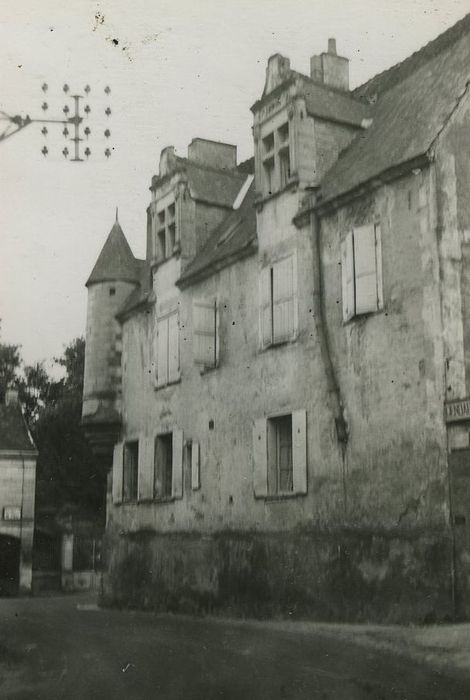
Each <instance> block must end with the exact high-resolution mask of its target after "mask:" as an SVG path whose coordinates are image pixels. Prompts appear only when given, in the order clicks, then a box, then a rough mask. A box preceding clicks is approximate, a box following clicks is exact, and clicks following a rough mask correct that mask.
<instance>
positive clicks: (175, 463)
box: [153, 430, 183, 500]
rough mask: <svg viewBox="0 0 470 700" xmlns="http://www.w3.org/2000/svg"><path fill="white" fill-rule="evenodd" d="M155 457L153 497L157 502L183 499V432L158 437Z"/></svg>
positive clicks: (155, 442)
mask: <svg viewBox="0 0 470 700" xmlns="http://www.w3.org/2000/svg"><path fill="white" fill-rule="evenodd" d="M153 448H154V455H153V475H154V482H153V495H154V498H156V499H157V500H158V499H160V500H167V499H169V498H182V497H183V431H182V430H173V431H172V432H169V433H162V434H161V435H157V437H156V438H155V441H154V445H153Z"/></svg>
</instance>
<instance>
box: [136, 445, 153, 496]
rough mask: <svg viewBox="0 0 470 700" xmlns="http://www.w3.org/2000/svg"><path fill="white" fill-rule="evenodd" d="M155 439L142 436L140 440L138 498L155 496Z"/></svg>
mask: <svg viewBox="0 0 470 700" xmlns="http://www.w3.org/2000/svg"><path fill="white" fill-rule="evenodd" d="M153 470H154V440H153V438H141V439H140V440H139V476H138V481H137V484H138V500H139V501H142V500H147V499H150V498H153V481H154V471H153Z"/></svg>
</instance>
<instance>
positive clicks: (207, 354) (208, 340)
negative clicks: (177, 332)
mask: <svg viewBox="0 0 470 700" xmlns="http://www.w3.org/2000/svg"><path fill="white" fill-rule="evenodd" d="M216 324H217V319H216V305H215V302H214V301H204V300H195V301H194V302H193V354H194V362H196V363H197V364H200V365H203V366H204V367H215V363H216V345H217V334H216V330H217V325H216Z"/></svg>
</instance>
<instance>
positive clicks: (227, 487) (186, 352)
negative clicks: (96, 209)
mask: <svg viewBox="0 0 470 700" xmlns="http://www.w3.org/2000/svg"><path fill="white" fill-rule="evenodd" d="M283 199H284V202H283V204H282V205H279V203H278V202H277V201H276V200H273V201H272V202H271V203H270V205H269V206H265V207H264V209H263V213H262V222H261V225H260V233H259V239H260V242H259V255H258V259H257V257H256V256H252V257H251V258H249V259H246V260H244V261H241V262H239V263H237V264H234V265H232V266H231V267H229V268H226V269H225V270H222V271H220V272H219V273H217V274H216V275H214V276H212V277H211V278H209V279H208V280H206V281H204V282H201V283H200V284H198V285H197V286H195V287H191V288H189V289H187V290H185V291H183V292H182V293H181V296H180V299H179V308H180V365H181V382H180V383H178V384H176V385H172V386H169V387H165V388H161V389H158V390H156V389H155V386H154V381H153V377H152V370H153V367H152V355H151V351H150V350H149V348H150V347H151V342H150V341H151V336H152V328H151V326H152V323H150V324H147V322H146V321H145V320H144V315H143V314H140V315H139V316H138V317H135V318H134V319H131V320H129V321H128V322H126V323H125V325H124V329H123V346H124V358H125V365H124V377H123V392H124V393H123V397H124V401H123V405H124V407H125V418H124V424H125V435H124V437H126V434H129V435H130V434H132V436H134V435H135V434H136V433H140V434H145V435H146V436H152V435H155V434H157V433H159V432H165V431H166V430H171V429H173V428H176V427H178V428H180V429H182V430H183V432H184V435H185V438H186V439H192V440H196V441H198V442H199V443H200V455H201V489H200V490H199V491H191V490H189V492H186V493H185V496H184V498H183V499H182V500H176V501H174V502H171V503H153V504H144V503H142V504H140V505H138V506H135V505H120V506H119V507H117V508H114V509H113V518H114V519H115V520H116V524H118V526H119V527H120V528H121V529H124V530H126V531H127V530H133V529H134V530H135V529H138V528H155V529H157V530H159V531H166V530H168V531H172V530H178V529H183V530H186V529H191V528H194V527H197V529H199V530H201V531H214V530H216V529H218V528H221V527H228V528H244V527H248V528H255V529H262V530H264V529H268V530H271V529H279V528H288V527H291V526H294V525H297V524H300V523H303V524H305V523H306V522H315V521H323V520H328V519H329V518H330V517H332V516H333V514H336V515H337V514H338V513H339V512H341V509H342V497H341V489H340V488H338V492H336V491H335V489H331V490H330V493H329V495H328V498H327V499H326V500H325V498H323V497H322V494H321V492H320V489H319V488H317V486H319V485H320V483H321V479H322V475H323V474H325V473H327V474H332V473H333V474H336V475H337V476H338V475H339V470H340V452H339V450H338V448H337V446H336V444H335V436H334V424H333V422H332V418H331V416H330V415H328V414H327V413H325V410H324V403H325V398H324V397H325V392H326V383H325V381H324V376H323V375H324V373H323V369H322V367H321V363H319V362H318V351H317V347H316V339H315V333H314V322H313V309H312V304H311V299H312V289H313V281H312V259H311V246H310V236H309V231H308V230H307V229H305V230H303V231H302V232H299V231H298V230H297V229H296V228H295V227H294V225H293V224H292V218H293V215H294V213H295V211H296V208H297V199H296V196H295V195H294V194H293V195H291V196H290V200H288V201H286V200H287V196H284V198H283ZM291 251H296V254H297V267H298V285H299V289H301V290H303V291H302V293H301V294H300V295H299V299H298V319H299V320H298V326H299V329H298V338H297V340H296V341H295V342H293V343H286V344H284V345H282V346H279V347H275V348H270V349H268V350H265V351H261V350H260V338H259V301H258V300H259V265H260V264H263V263H265V262H266V261H269V260H270V259H271V258H272V256H277V255H279V254H281V255H285V254H286V253H288V252H291ZM170 262H171V261H169V262H168V263H166V264H165V265H166V266H167V267H166V268H165V266H162V267H161V268H159V269H158V271H157V275H156V279H155V285H154V286H155V290H156V294H157V308H158V306H159V304H160V303H161V300H162V297H164V296H167V297H168V298H172V297H174V296H175V295H176V292H175V288H174V287H173V285H172V284H171V280H172V279H173V280H174V279H175V277H176V274H177V270H176V269H175V270H170ZM175 265H176V263H175ZM163 275H164V276H165V277H163ZM163 289H164V290H165V292H164V293H163V291H162V290H163ZM214 297H216V298H217V301H218V308H219V311H220V317H219V325H220V328H219V337H220V358H219V359H220V362H219V367H218V368H217V369H215V370H212V371H207V372H206V373H204V374H202V375H201V372H200V367H199V366H198V365H196V364H195V363H194V360H193V350H192V299H193V298H214ZM159 300H160V301H159ZM126 358H128V359H127V360H126ZM307 379H308V381H307ZM312 386H313V387H315V390H314V391H312ZM296 409H305V410H306V411H307V422H308V428H307V439H308V469H309V471H308V478H309V484H310V486H309V492H308V494H307V496H301V497H300V496H299V497H288V498H285V499H277V500H266V501H265V500H263V499H255V497H254V494H253V462H252V453H253V450H252V440H253V438H252V428H253V422H254V420H256V419H257V418H260V417H263V416H266V415H270V414H276V413H277V414H278V413H279V412H281V413H282V412H283V411H285V412H286V413H289V412H291V411H293V410H296ZM211 420H213V421H214V428H213V429H212V430H211V429H209V421H211ZM148 468H149V469H152V468H153V467H152V465H151V464H149V466H148ZM336 481H338V479H336Z"/></svg>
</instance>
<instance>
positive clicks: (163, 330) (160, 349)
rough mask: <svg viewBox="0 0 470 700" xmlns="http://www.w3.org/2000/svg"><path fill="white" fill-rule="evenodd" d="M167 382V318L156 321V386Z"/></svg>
mask: <svg viewBox="0 0 470 700" xmlns="http://www.w3.org/2000/svg"><path fill="white" fill-rule="evenodd" d="M167 383H168V318H159V319H158V321H157V386H164V385H165V384H167Z"/></svg>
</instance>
